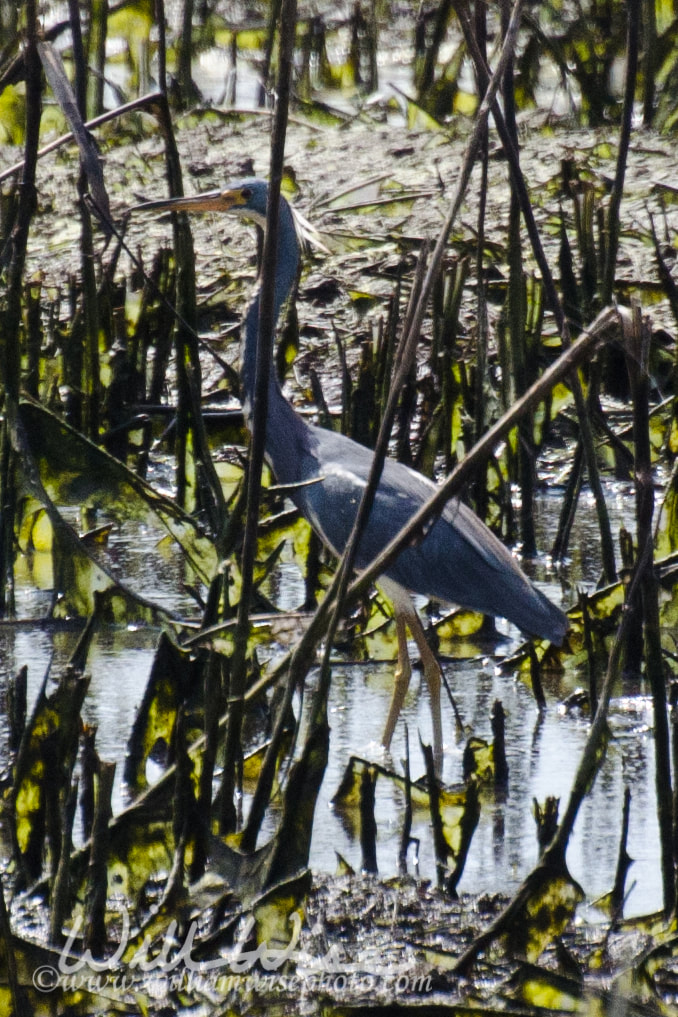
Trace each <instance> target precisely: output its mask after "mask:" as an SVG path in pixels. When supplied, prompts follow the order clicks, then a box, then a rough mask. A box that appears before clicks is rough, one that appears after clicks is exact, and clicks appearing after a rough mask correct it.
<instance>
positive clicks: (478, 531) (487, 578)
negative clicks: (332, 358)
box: [295, 430, 567, 641]
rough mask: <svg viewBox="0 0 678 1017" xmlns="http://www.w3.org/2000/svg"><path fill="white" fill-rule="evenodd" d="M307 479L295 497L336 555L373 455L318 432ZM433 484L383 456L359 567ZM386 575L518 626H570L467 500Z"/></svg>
mask: <svg viewBox="0 0 678 1017" xmlns="http://www.w3.org/2000/svg"><path fill="white" fill-rule="evenodd" d="M314 438H315V439H316V440H315V441H314V443H313V445H312V446H310V449H309V452H310V453H311V452H312V454H310V456H309V459H308V460H307V461H306V463H305V464H304V467H303V473H304V475H305V477H306V479H310V476H311V473H312V472H314V475H315V477H316V478H317V479H318V481H319V482H318V483H317V484H312V485H310V486H309V487H307V488H304V489H301V490H300V491H299V493H298V496H296V497H295V501H297V504H298V505H299V508H300V509H301V511H302V512H303V513H304V514H305V515H306V517H307V518H308V520H309V522H310V523H311V525H312V526H313V527H314V528H315V529H316V531H317V532H318V533H319V535H320V537H321V538H322V539H323V541H324V542H325V543H326V544H327V545H328V546H329V547H330V548H331V549H332V550H333V551H334V552H335V553H336V554H338V555H339V554H341V553H342V552H343V550H344V547H345V546H346V542H347V541H348V538H349V535H350V532H351V528H352V526H353V521H354V519H355V515H356V512H357V509H358V505H359V503H360V499H361V497H362V494H363V491H364V489H365V486H366V483H367V477H368V474H369V469H370V465H371V462H372V453H371V452H370V451H369V449H365V448H364V447H363V446H361V445H357V444H356V443H355V442H352V441H350V440H348V439H346V438H343V437H342V436H341V435H333V434H331V433H330V432H327V431H320V430H318V431H316V432H315V435H314ZM434 490H435V485H434V484H433V483H432V482H431V481H429V480H428V479H427V478H425V477H423V476H422V475H421V474H419V473H415V472H414V471H413V470H410V469H409V468H408V467H406V466H404V465H403V464H401V463H396V462H393V460H387V461H386V463H385V464H384V471H383V474H382V478H381V483H380V485H379V489H378V492H377V495H376V498H375V503H374V506H373V508H372V512H371V515H370V519H369V522H368V524H367V527H366V529H365V532H364V534H363V537H362V539H361V543H360V547H359V549H358V554H357V556H356V565H357V567H358V568H359V569H362V568H365V567H367V565H369V563H370V562H371V561H372V560H373V559H374V558H375V557H376V555H377V554H379V552H380V551H382V550H383V548H384V547H385V546H386V545H387V544H388V542H389V541H390V540H391V539H392V538H393V537H394V536H395V535H396V534H397V533H398V532H399V530H400V529H402V527H403V526H404V525H405V524H406V523H407V522H408V521H409V519H410V518H411V517H412V515H413V514H414V513H415V512H416V511H417V510H418V509H419V508H420V507H421V506H422V505H423V504H424V503H425V502H426V501H427V499H428V498H429V497H430V495H431V494H432V493H433V491H434ZM386 575H387V576H388V577H389V578H391V579H393V580H394V581H395V582H397V583H399V584H400V585H401V586H403V587H405V588H406V589H408V590H410V591H412V592H414V593H419V594H422V595H424V596H427V597H432V598H435V599H437V600H441V601H446V602H448V603H456V604H460V605H463V606H465V607H468V608H472V609H474V610H478V611H482V612H484V613H487V614H492V615H500V616H503V617H506V618H508V619H509V620H510V621H513V622H514V623H515V624H517V625H518V626H520V627H521V628H523V629H525V630H527V631H529V632H532V633H536V634H539V635H545V636H548V637H549V638H552V639H554V640H556V641H560V640H561V639H562V636H563V635H564V632H565V631H566V628H567V622H566V619H565V618H564V615H563V614H562V612H560V611H559V610H558V608H556V607H554V605H552V604H551V603H550V601H548V600H547V598H546V597H544V595H543V594H542V593H540V592H539V591H538V590H537V589H536V588H535V587H534V586H533V585H532V583H531V582H530V581H529V580H528V579H527V577H526V576H525V575H524V574H523V573H522V571H521V570H520V568H519V567H518V564H517V563H516V561H515V559H514V558H513V557H512V555H511V554H510V552H509V551H508V550H507V548H506V547H505V546H504V545H503V544H502V543H501V541H500V540H498V539H497V537H495V535H494V534H493V533H492V532H491V531H490V530H489V529H488V528H487V526H485V524H484V523H483V522H482V521H481V520H480V519H479V518H478V517H477V516H476V515H475V514H474V513H473V512H472V511H471V509H469V508H468V507H467V506H466V505H464V504H463V503H461V502H459V501H458V500H456V499H454V500H452V501H450V502H448V504H447V505H446V506H445V509H444V510H443V512H442V513H441V515H440V516H439V517H438V518H437V519H436V520H435V521H434V523H433V524H432V526H431V527H430V528H429V530H428V531H427V533H426V535H425V537H424V538H423V539H422V540H421V541H420V542H419V543H417V544H414V545H411V546H409V547H407V548H405V550H404V551H403V552H402V553H401V554H400V556H399V557H398V559H397V560H396V561H395V562H394V563H393V565H392V566H391V567H389V569H387V571H386Z"/></svg>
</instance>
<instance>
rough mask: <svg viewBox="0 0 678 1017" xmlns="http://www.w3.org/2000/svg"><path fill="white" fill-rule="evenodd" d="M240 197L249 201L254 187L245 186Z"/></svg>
mask: <svg viewBox="0 0 678 1017" xmlns="http://www.w3.org/2000/svg"><path fill="white" fill-rule="evenodd" d="M240 197H241V198H244V199H245V201H249V200H250V198H251V197H252V188H251V187H243V189H242V190H241V192H240Z"/></svg>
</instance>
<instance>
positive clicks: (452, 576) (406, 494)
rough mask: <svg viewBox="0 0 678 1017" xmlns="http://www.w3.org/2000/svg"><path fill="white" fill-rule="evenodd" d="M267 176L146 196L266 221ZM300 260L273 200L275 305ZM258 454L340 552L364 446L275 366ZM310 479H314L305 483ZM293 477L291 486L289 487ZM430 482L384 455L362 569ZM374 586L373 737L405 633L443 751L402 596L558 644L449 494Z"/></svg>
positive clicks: (435, 686)
mask: <svg viewBox="0 0 678 1017" xmlns="http://www.w3.org/2000/svg"><path fill="white" fill-rule="evenodd" d="M267 195H268V185H267V184H266V182H265V181H263V180H257V179H246V180H239V181H235V182H233V183H231V184H229V185H228V186H227V187H226V188H225V189H223V190H218V191H210V192H208V193H205V194H199V195H196V196H194V197H189V198H176V199H169V200H161V201H154V202H149V203H148V204H147V205H145V206H143V207H145V208H149V209H150V208H155V209H165V208H171V209H174V210H177V211H178V210H183V211H203V212H204V211H217V212H232V213H236V214H238V215H241V216H243V217H246V218H248V219H251V220H253V221H254V222H257V223H259V224H260V225H262V226H263V225H264V224H265V221H266V201H267ZM298 268H299V244H298V241H297V234H296V229H295V225H294V218H293V215H292V211H291V209H290V206H289V205H288V203H287V201H286V200H285V199H284V198H282V197H281V199H280V212H279V228H278V252H277V267H276V274H275V292H274V314H275V319H276V320H277V318H278V315H279V313H280V309H281V308H282V306H283V304H284V303H285V301H286V299H287V297H288V296H289V294H290V292H291V290H292V287H293V286H294V283H295V280H296V276H297V271H298ZM258 329H259V290H257V291H256V293H255V296H254V298H253V300H252V301H251V303H250V305H249V307H248V310H247V314H246V317H245V323H244V343H243V354H242V365H241V377H242V395H243V408H244V412H245V417H246V419H247V420H248V421H249V420H250V419H251V412H252V403H253V394H254V375H255V363H256V350H257V342H258V339H259V334H258ZM266 454H267V457H268V460H269V462H270V464H271V466H272V468H273V472H274V474H275V476H276V479H277V481H278V483H279V484H283V485H285V486H288V485H289V487H290V497H291V498H292V501H293V502H294V503H295V505H296V506H297V508H298V509H299V511H300V512H301V513H302V515H303V516H305V518H306V519H307V520H308V521H309V523H310V524H311V526H312V527H313V529H314V530H315V531H316V533H317V534H318V535H319V537H320V538H321V540H322V541H323V542H324V543H325V544H326V545H327V547H328V548H329V549H330V550H331V551H332V552H333V553H334V554H335V555H337V556H339V555H341V553H342V551H343V549H344V547H345V545H346V543H347V541H348V538H349V535H350V533H351V529H352V526H353V521H354V518H355V515H356V512H357V509H358V504H359V502H360V498H361V496H362V492H363V490H364V488H365V485H366V483H367V478H368V475H369V472H370V465H371V462H372V452H371V451H370V450H369V449H368V448H365V447H364V446H362V445H359V444H357V442H355V441H352V440H351V439H350V438H347V437H346V436H345V435H342V434H337V433H335V432H334V431H329V430H325V429H323V428H320V427H315V426H313V425H312V424H308V423H307V422H306V421H305V420H303V419H302V418H301V417H300V416H299V415H298V414H297V413H296V412H295V410H294V409H293V408H292V406H291V405H290V403H289V402H288V401H287V399H285V397H284V396H283V394H282V391H281V389H280V385H279V382H278V379H277V377H276V374H275V369H274V368H273V367H272V369H271V374H270V383H269V391H268V423H267V433H266ZM309 482H311V483H309ZM295 485H297V486H295ZM433 489H434V484H433V482H432V481H430V480H428V479H427V478H426V477H424V476H422V474H420V473H417V472H416V471H414V470H412V469H410V468H409V467H407V466H404V465H403V464H402V463H398V462H395V461H393V460H390V459H387V460H386V462H385V464H384V469H383V473H382V477H381V482H380V485H379V489H378V492H377V495H376V498H375V501H374V505H373V507H372V512H371V515H370V518H369V521H368V524H367V526H366V528H365V531H364V533H363V536H362V539H361V542H360V545H359V548H358V552H357V555H356V568H357V569H363V568H365V567H366V566H367V565H369V563H370V562H371V561H372V560H373V559H374V558H375V556H376V555H377V554H378V553H379V552H380V551H381V550H382V549H383V548H384V547H385V546H386V544H387V543H388V542H389V541H390V539H391V538H392V537H393V536H395V534H396V533H398V531H399V530H400V529H401V528H402V527H403V526H404V525H405V523H406V522H407V521H408V520H409V519H410V518H411V516H412V515H414V513H415V512H416V511H417V510H418V509H419V508H420V507H421V506H422V505H423V503H424V502H425V501H426V500H427V499H428V498H429V497H430V495H431V491H432V490H433ZM379 585H380V586H381V587H382V589H383V591H384V593H385V594H386V595H387V597H388V598H389V599H390V600H391V601H392V603H393V607H394V609H395V619H396V631H397V636H398V664H397V668H396V673H395V687H394V690H393V698H392V701H391V706H390V709H389V712H388V717H387V719H386V726H385V728H384V733H383V737H382V742H383V744H384V746H385V747H386V748H388V747H389V745H390V743H391V738H392V736H393V731H394V729H395V725H396V722H397V720H398V716H399V714H400V710H401V708H402V705H403V701H404V699H405V694H406V692H407V688H408V685H409V681H410V676H411V666H410V658H409V654H408V649H407V629H409V630H410V632H411V634H412V636H413V638H414V640H415V642H416V644H417V647H418V649H419V653H420V656H421V663H422V669H423V673H424V678H425V680H426V682H427V684H428V688H429V693H430V699H431V715H432V718H433V745H434V756H435V758H436V760H437V761H438V764H440V762H441V760H442V746H443V737H442V724H441V714H440V684H441V671H440V665H439V663H438V661H437V659H436V656H435V654H434V653H433V652H432V650H431V648H430V647H429V644H428V642H427V640H426V636H425V634H424V630H423V628H422V625H421V621H420V620H419V616H418V614H417V611H416V609H415V607H414V605H413V603H412V600H411V597H410V594H411V593H417V594H421V595H423V596H425V597H428V598H431V599H433V600H436V601H442V602H444V603H447V604H457V605H460V606H463V607H466V608H470V609H472V610H475V611H480V612H482V613H484V614H489V615H494V616H500V617H503V618H507V619H508V620H509V621H511V622H513V624H514V625H517V626H518V628H520V629H522V630H523V631H525V632H527V633H528V634H530V635H534V636H540V637H542V638H545V639H550V640H551V641H552V642H554V643H557V644H558V645H560V643H561V642H562V640H563V638H564V636H565V633H566V631H567V629H568V619H567V616H566V615H565V614H564V613H563V612H562V611H561V610H560V609H559V608H557V607H556V606H555V605H554V604H552V603H551V601H550V600H548V599H547V598H546V597H545V596H544V594H543V593H541V592H540V591H539V590H538V589H537V588H536V587H535V586H534V585H533V584H532V583H531V582H530V580H529V579H528V578H527V577H526V576H525V575H524V573H523V572H522V571H521V570H520V568H519V567H518V565H517V564H516V562H515V560H514V559H513V557H512V556H511V554H510V553H509V551H508V550H507V549H506V548H505V547H504V545H503V544H502V543H501V541H499V540H498V539H497V537H495V535H494V534H493V533H492V532H491V530H489V529H488V528H487V526H485V524H484V523H483V522H481V520H480V519H479V518H478V517H477V516H476V515H475V514H474V513H473V512H472V511H471V509H469V508H468V507H467V506H466V505H464V503H463V502H461V501H459V500H457V499H454V500H452V501H450V502H449V503H448V504H447V506H446V508H445V510H444V511H443V512H442V514H441V515H440V516H439V517H438V518H437V519H436V520H435V522H434V523H433V524H432V525H431V527H430V529H429V530H428V532H427V533H426V536H425V538H424V539H423V540H422V541H421V543H419V544H417V545H416V546H410V547H407V548H406V549H405V550H404V551H403V552H402V553H401V554H400V556H399V557H398V558H397V559H396V561H395V562H394V563H393V565H391V566H390V567H389V568H388V569H387V571H386V572H385V573H384V574H383V575H382V576H381V577H380V579H379Z"/></svg>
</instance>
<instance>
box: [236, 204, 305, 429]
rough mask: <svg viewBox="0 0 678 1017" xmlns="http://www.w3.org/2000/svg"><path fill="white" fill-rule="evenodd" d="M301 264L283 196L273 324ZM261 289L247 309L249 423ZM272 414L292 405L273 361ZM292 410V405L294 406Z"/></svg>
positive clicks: (245, 396)
mask: <svg viewBox="0 0 678 1017" xmlns="http://www.w3.org/2000/svg"><path fill="white" fill-rule="evenodd" d="M298 266H299V245H298V243H297V235H296V230H295V228H294V220H293V219H292V212H291V210H290V207H289V205H288V204H287V202H286V201H285V200H284V199H283V198H281V199H280V217H279V222H278V252H277V264H276V270H275V284H274V292H273V323H274V327H275V323H276V322H277V320H278V317H279V315H280V310H281V308H282V306H283V304H284V303H285V300H286V299H287V297H288V296H289V293H290V291H291V289H292V287H293V286H294V283H295V280H296V275H297V268H298ZM260 296H261V290H260V288H259V287H257V291H256V293H255V295H254V298H253V300H252V302H251V303H250V305H249V307H248V309H247V315H246V317H245V329H244V331H245V339H244V347H243V353H242V364H241V378H242V395H243V409H244V412H245V419H246V421H247V423H248V425H250V424H251V418H252V406H253V404H254V384H255V374H256V360H257V343H258V340H259V303H260ZM268 400H269V405H268V416H269V420H270V419H271V415H272V412H274V410H275V409H276V408H277V404H278V403H280V402H283V403H285V405H289V404H288V403H287V401H286V400H285V398H284V396H283V394H282V392H281V391H280V386H279V384H278V379H277V377H276V373H275V365H274V364H273V363H271V371H270V376H269V383H268ZM290 410H291V407H290Z"/></svg>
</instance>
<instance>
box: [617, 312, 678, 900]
mask: <svg viewBox="0 0 678 1017" xmlns="http://www.w3.org/2000/svg"><path fill="white" fill-rule="evenodd" d="M633 325H634V327H633V333H632V336H631V350H630V355H629V356H628V360H627V362H628V370H629V378H630V381H631V393H632V398H633V445H634V451H635V475H636V519H637V528H638V533H637V541H638V565H639V568H640V570H641V578H640V593H641V600H642V608H643V627H644V630H645V670H646V675H647V679H648V681H649V683H650V687H651V689H652V703H653V708H654V744H655V786H656V792H657V819H658V823H659V841H660V851H661V867H662V880H663V887H664V909H665V911H666V913H667V914H668V913H669V912H670V911H671V910H672V909H673V907H674V904H675V894H676V888H675V874H674V859H673V795H672V790H671V749H670V740H669V721H668V711H667V705H666V683H665V680H664V663H663V659H662V648H661V633H660V624H659V590H658V585H657V579H656V577H655V574H654V556H653V534H652V516H653V513H654V484H653V478H652V457H651V444H650V426H649V423H650V416H649V388H650V385H649V373H648V357H649V349H650V339H651V335H650V328H649V323H648V322H647V320H646V321H643V320H642V318H641V313H640V306H639V305H638V304H636V305H635V306H634V308H633Z"/></svg>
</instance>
